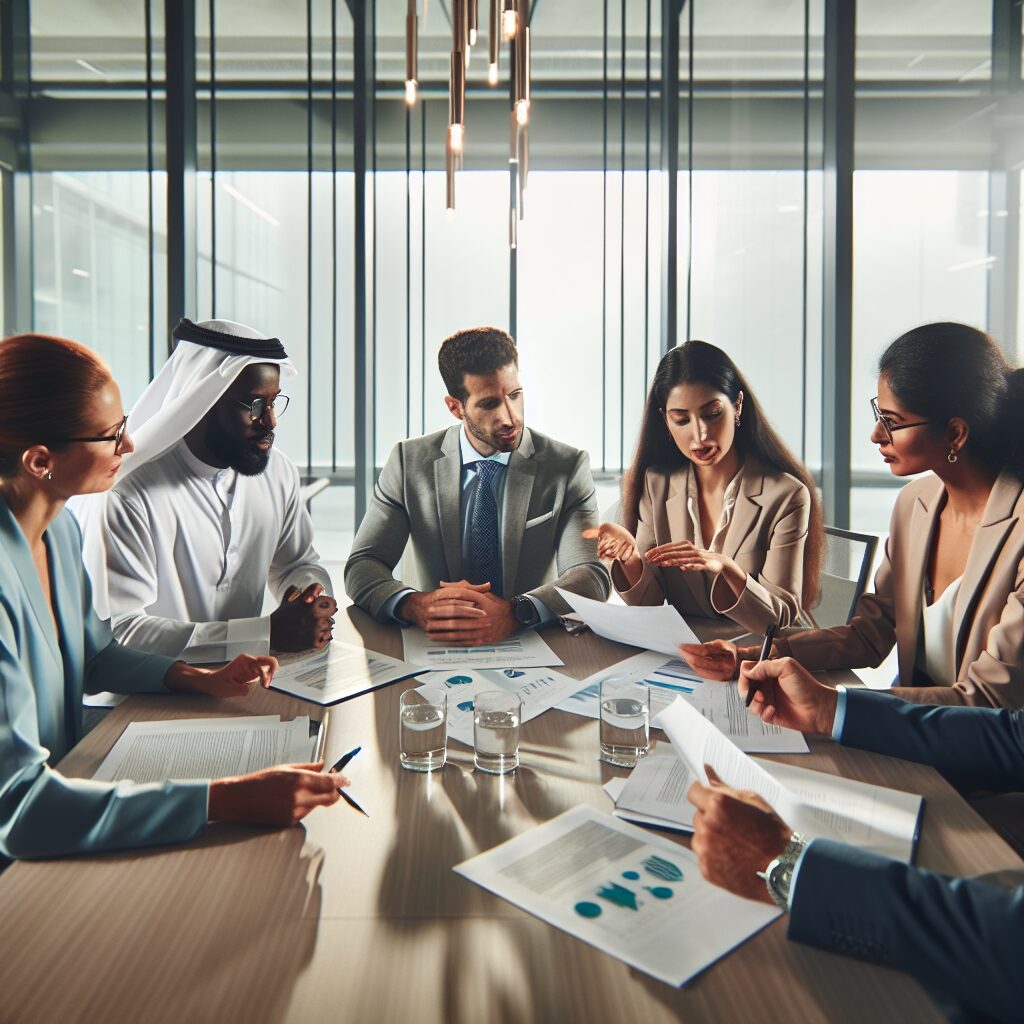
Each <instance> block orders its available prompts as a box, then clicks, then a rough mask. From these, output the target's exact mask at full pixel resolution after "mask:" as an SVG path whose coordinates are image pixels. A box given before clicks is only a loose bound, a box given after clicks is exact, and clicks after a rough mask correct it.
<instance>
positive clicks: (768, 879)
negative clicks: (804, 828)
mask: <svg viewBox="0 0 1024 1024" xmlns="http://www.w3.org/2000/svg"><path fill="white" fill-rule="evenodd" d="M806 845H807V840H806V839H804V837H803V836H801V835H800V834H799V833H798V832H794V833H793V834H792V835H791V836H790V837H789V842H788V843H786V848H785V849H784V850H783V851H782V853H780V854H779V856H778V857H776V858H775V860H773V861H772V862H771V863H770V864H769V865H768V867H766V868H765V869H764V871H758V873H757V877H758V878H763V879H764V884H765V885H766V886H767V887H768V895H769V896H771V898H772V902H773V903H774V904H775V905H776V906H777V907H779V908H780V909H782V910H789V890H790V886H792V884H793V869H794V868H795V867H796V862H797V861H798V860H799V859H800V854H801V853H803V851H804V847H805V846H806Z"/></svg>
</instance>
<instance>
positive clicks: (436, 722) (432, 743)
mask: <svg viewBox="0 0 1024 1024" xmlns="http://www.w3.org/2000/svg"><path fill="white" fill-rule="evenodd" d="M398 751H399V753H398V757H399V761H400V762H401V765H402V767H403V768H408V769H409V771H412V772H432V771H435V770H436V769H438V768H443V767H444V763H445V760H446V758H447V752H448V695H447V694H445V693H438V694H435V695H433V696H430V697H425V696H424V695H423V694H421V693H417V692H416V691H415V690H406V691H405V693H403V694H402V696H401V699H400V701H399V711H398Z"/></svg>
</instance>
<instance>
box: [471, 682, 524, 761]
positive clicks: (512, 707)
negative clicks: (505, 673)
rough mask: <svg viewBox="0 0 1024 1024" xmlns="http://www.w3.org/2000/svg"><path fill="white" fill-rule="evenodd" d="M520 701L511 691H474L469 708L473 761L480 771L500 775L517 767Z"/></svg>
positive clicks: (520, 717)
mask: <svg viewBox="0 0 1024 1024" xmlns="http://www.w3.org/2000/svg"><path fill="white" fill-rule="evenodd" d="M522 720H523V704H522V701H520V699H519V697H518V695H517V694H515V693H509V692H508V691H507V690H487V691H486V692H484V693H478V694H477V695H476V700H475V704H474V708H473V747H474V751H475V752H474V758H473V760H474V763H475V764H476V766H477V768H479V769H480V771H482V772H489V773H490V774H491V775H504V774H506V773H507V772H512V771H515V770H516V768H518V767H519V726H520V724H521V723H522Z"/></svg>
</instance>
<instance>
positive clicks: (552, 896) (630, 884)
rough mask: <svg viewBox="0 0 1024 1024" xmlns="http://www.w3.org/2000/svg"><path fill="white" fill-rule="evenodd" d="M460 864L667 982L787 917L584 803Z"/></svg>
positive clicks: (659, 840)
mask: <svg viewBox="0 0 1024 1024" xmlns="http://www.w3.org/2000/svg"><path fill="white" fill-rule="evenodd" d="M454 870H455V871H456V872H457V873H458V874H460V875H462V876H463V877H465V878H468V879H469V880H470V881H471V882H475V883H476V884H477V885H480V886H482V887H483V888H485V889H488V890H490V891H491V892H493V893H495V894H496V895H498V896H500V897H501V898H502V899H504V900H508V901H509V902H510V903H512V904H514V905H516V906H518V907H522V908H523V909H524V910H526V911H528V912H529V913H531V914H534V915H536V916H537V917H539V918H540V919H541V920H543V921H546V922H547V923H548V924H551V925H554V926H555V927H556V928H559V929H561V930H562V931H564V932H568V933H569V934H570V935H573V936H575V937H576V938H578V939H582V940H583V941H584V942H586V943H588V944H590V945H591V946H594V947H596V948H597V949H600V950H602V951H603V952H605V953H608V954H610V955H611V956H614V957H617V958H618V959H619V960H622V961H624V962H625V963H627V964H629V965H630V966H631V967H635V968H636V969H637V970H639V971H643V972H644V973H645V974H649V975H651V976H652V977H654V978H657V979H658V980H659V981H663V982H666V983H667V984H669V985H677V986H678V985H682V984H683V982H685V981H688V980H689V979H690V978H692V977H693V976H694V975H696V974H699V973H700V972H701V971H703V970H704V969H705V968H706V967H709V966H710V965H711V964H713V963H714V962H715V961H716V960H718V959H719V958H721V957H723V956H725V954H726V953H728V952H729V951H730V950H732V949H734V948H735V947H736V946H738V945H740V943H742V942H745V941H746V940H747V939H749V938H750V937H751V936H752V935H754V934H755V933H756V932H758V931H760V930H761V929H762V928H764V927H765V925H767V924H769V923H770V922H771V921H773V920H774V919H775V918H776V917H778V916H779V914H780V911H779V910H778V909H777V908H775V907H771V906H768V905H767V904H764V903H757V902H755V901H753V900H745V899H741V898H740V897H739V896H733V895H732V894H731V893H729V892H726V891H725V890H724V889H720V888H718V886H715V885H712V884H711V883H710V882H706V881H704V879H703V878H702V877H701V873H700V869H699V867H698V866H697V858H696V857H695V856H694V855H693V854H692V853H690V851H689V850H687V849H686V848H685V847H683V846H679V845H677V844H676V843H673V842H672V841H671V840H669V839H665V838H663V837H661V836H655V835H651V834H649V833H646V832H644V831H643V830H641V829H638V828H635V827H634V826H632V825H627V824H626V823H625V822H622V821H618V820H617V819H615V818H612V817H610V816H609V815H606V814H601V813H600V812H599V811H595V810H594V809H593V808H592V807H585V806H579V807H574V808H573V809H572V810H569V811H566V812H565V813H564V814H561V815H559V816H558V817H557V818H554V819H552V820H551V821H548V822H546V823H545V824H543V825H538V826H537V827H536V828H534V829H531V830H530V831H528V832H524V833H523V834H522V835H519V836H516V837H515V838H513V839H510V840H508V842H505V843H502V845H501V846H497V847H495V848H494V849H493V850H490V851H488V852H487V853H482V854H480V855H479V856H476V857H473V858H472V859H470V860H467V861H464V862H463V863H462V864H458V865H456V867H455V869H454ZM698 925H699V926H698Z"/></svg>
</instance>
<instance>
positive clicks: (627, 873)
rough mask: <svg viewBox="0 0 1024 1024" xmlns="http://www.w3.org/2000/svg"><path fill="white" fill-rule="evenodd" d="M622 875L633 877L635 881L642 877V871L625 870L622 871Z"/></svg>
mask: <svg viewBox="0 0 1024 1024" xmlns="http://www.w3.org/2000/svg"><path fill="white" fill-rule="evenodd" d="M622 877H623V878H629V879H632V880H633V881H634V882H635V881H636V880H637V879H638V878H639V877H640V872H639V871H623V872H622Z"/></svg>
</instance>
